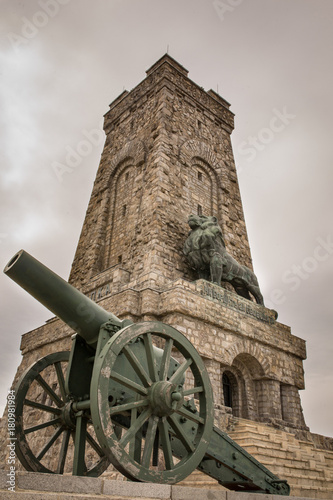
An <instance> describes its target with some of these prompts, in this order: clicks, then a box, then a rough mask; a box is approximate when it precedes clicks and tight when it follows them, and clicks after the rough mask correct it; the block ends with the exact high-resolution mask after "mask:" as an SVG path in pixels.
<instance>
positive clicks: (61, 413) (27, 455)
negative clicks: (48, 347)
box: [15, 351, 109, 476]
mask: <svg viewBox="0 0 333 500" xmlns="http://www.w3.org/2000/svg"><path fill="white" fill-rule="evenodd" d="M68 359H69V352H67V351H62V352H58V353H54V354H50V355H48V356H45V357H44V358H41V359H40V360H38V361H37V362H36V363H34V364H33V365H32V366H31V367H30V368H28V369H27V370H26V371H25V372H24V373H23V375H22V376H21V378H20V380H19V381H18V383H17V385H16V387H15V396H16V397H15V432H16V438H17V441H16V449H15V451H16V454H17V456H18V458H19V460H20V462H21V463H22V465H23V466H24V467H25V469H27V470H29V471H34V472H47V473H57V474H63V473H64V472H70V471H71V470H72V462H73V454H74V453H73V450H74V446H72V445H71V441H72V442H74V436H75V427H76V422H75V414H74V412H73V411H72V408H71V406H72V402H71V401H70V400H69V398H68V396H67V395H66V391H65V373H66V368H67V363H68ZM30 398H31V399H30ZM87 425H88V430H87V432H86V436H85V438H86V443H87V450H86V459H87V465H86V467H85V471H84V475H87V476H98V475H100V474H102V472H103V471H104V470H105V469H106V468H107V467H108V465H109V461H108V459H107V457H106V456H105V455H104V453H103V451H102V449H101V448H100V446H99V445H98V443H97V442H96V437H95V436H94V433H93V432H92V431H91V427H92V426H91V422H90V423H89V412H87ZM92 450H93V451H92Z"/></svg>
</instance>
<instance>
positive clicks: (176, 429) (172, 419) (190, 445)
mask: <svg viewBox="0 0 333 500" xmlns="http://www.w3.org/2000/svg"><path fill="white" fill-rule="evenodd" d="M167 419H168V422H169V424H170V425H171V427H172V429H173V430H174V432H175V434H176V436H177V438H178V439H179V440H180V441H181V442H182V443H183V445H184V446H185V448H186V451H187V452H188V453H193V451H194V450H195V447H194V444H193V443H192V442H191V441H190V440H189V439H188V437H187V435H186V434H185V433H184V430H183V428H182V427H180V425H179V422H178V421H177V418H176V416H175V414H173V415H170V416H169V417H167Z"/></svg>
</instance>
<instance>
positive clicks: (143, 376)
mask: <svg viewBox="0 0 333 500" xmlns="http://www.w3.org/2000/svg"><path fill="white" fill-rule="evenodd" d="M123 352H124V354H125V356H126V358H127V359H128V361H129V362H130V364H131V366H132V368H133V369H134V370H135V372H136V374H137V375H138V377H139V378H140V380H141V382H142V383H143V385H144V386H145V387H149V386H151V384H152V381H151V379H150V377H149V375H148V374H147V372H146V370H145V369H144V367H143V366H142V364H141V362H140V361H139V360H138V358H137V357H136V355H135V354H134V353H133V352H132V351H131V348H130V347H128V345H126V346H125V347H124V348H123Z"/></svg>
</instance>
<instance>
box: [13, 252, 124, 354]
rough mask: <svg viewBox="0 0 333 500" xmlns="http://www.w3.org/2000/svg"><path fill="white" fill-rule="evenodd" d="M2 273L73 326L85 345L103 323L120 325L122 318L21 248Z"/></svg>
mask: <svg viewBox="0 0 333 500" xmlns="http://www.w3.org/2000/svg"><path fill="white" fill-rule="evenodd" d="M4 273H5V274H7V276H9V277H10V278H11V279H12V280H13V281H15V282H16V283H17V284H18V285H20V286H21V287H22V288H24V290H26V291H27V292H28V293H29V294H30V295H32V296H33V297H34V298H35V299H37V300H38V301H39V302H40V303H41V304H43V305H44V306H45V307H47V309H49V310H50V311H51V312H52V313H53V314H55V315H56V316H58V318H60V319H62V320H63V321H64V322H65V323H66V324H67V325H69V326H70V327H71V328H73V330H75V331H76V332H77V333H78V334H79V335H81V337H83V338H84V340H85V341H86V342H87V343H88V344H92V345H94V344H95V343H96V342H97V339H98V333H99V330H100V327H101V325H102V324H103V323H106V322H107V321H111V322H112V323H113V324H114V325H115V326H119V327H120V328H121V327H122V321H121V320H120V319H119V318H117V317H116V316H115V315H114V314H112V313H110V312H108V311H105V309H103V308H102V307H100V306H98V305H97V304H96V303H95V302H93V301H92V300H90V299H89V298H88V297H86V296H85V295H83V293H81V292H79V291H78V290H77V289H76V288H74V287H73V286H72V285H70V284H69V283H67V281H65V280H63V279H62V278H60V276H58V275H57V274H55V273H54V272H53V271H51V270H50V269H48V268H47V267H46V266H44V265H43V264H41V263H40V262H39V261H38V260H36V259H35V258H34V257H32V256H31V255H29V254H28V253H27V252H25V251H24V250H20V251H19V252H17V254H15V255H14V257H13V258H12V259H11V260H10V261H9V262H8V264H7V265H6V267H5V268H4Z"/></svg>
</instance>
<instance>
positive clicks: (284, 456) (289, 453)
mask: <svg viewBox="0 0 333 500" xmlns="http://www.w3.org/2000/svg"><path fill="white" fill-rule="evenodd" d="M228 434H229V436H230V437H231V438H232V439H233V440H234V441H236V442H237V443H238V444H239V445H240V446H242V447H243V448H244V449H245V450H247V451H248V452H249V453H251V455H253V456H254V457H255V458H256V459H257V460H259V462H260V463H262V464H263V465H264V466H265V467H267V468H268V469H269V470H270V471H272V472H273V473H274V474H276V475H277V476H279V477H281V478H282V479H287V481H288V483H289V485H290V487H291V495H293V496H297V497H302V498H318V499H327V500H333V451H328V450H324V449H318V448H315V446H314V444H313V443H311V442H309V441H302V440H299V439H297V438H296V437H295V436H294V435H293V434H290V433H288V432H284V431H282V430H277V429H274V428H273V427H269V426H267V425H264V424H260V423H258V422H253V421H249V420H243V419H239V420H234V421H233V428H232V430H231V431H228ZM180 484H182V485H184V486H195V487H196V488H210V489H214V490H217V489H218V490H221V489H222V490H223V489H224V488H223V487H222V486H220V485H219V484H218V483H217V481H215V480H214V479H212V478H210V477H208V476H207V475H205V474H203V473H201V472H199V471H194V472H193V473H192V474H191V475H190V476H189V477H188V478H186V480H185V481H183V482H182V483H180Z"/></svg>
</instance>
